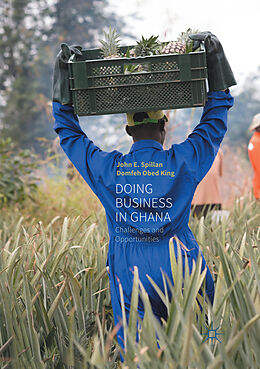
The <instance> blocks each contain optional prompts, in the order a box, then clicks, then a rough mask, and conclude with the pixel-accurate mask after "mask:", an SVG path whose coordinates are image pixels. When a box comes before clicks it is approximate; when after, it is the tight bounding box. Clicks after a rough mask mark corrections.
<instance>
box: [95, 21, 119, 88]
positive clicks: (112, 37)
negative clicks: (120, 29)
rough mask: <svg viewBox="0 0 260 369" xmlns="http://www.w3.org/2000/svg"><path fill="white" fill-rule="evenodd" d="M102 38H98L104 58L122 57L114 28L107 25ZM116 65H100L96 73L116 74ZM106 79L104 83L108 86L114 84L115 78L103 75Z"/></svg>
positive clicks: (117, 35)
mask: <svg viewBox="0 0 260 369" xmlns="http://www.w3.org/2000/svg"><path fill="white" fill-rule="evenodd" d="M103 33H104V40H99V41H100V43H101V45H102V46H101V55H102V57H103V58H104V59H116V58H120V57H122V55H121V53H120V49H119V46H120V44H119V43H120V39H119V37H120V36H119V34H118V33H117V32H116V29H114V28H112V27H111V26H110V27H109V30H108V32H105V31H103ZM116 71H117V69H116V66H113V65H108V66H102V67H100V68H99V71H97V73H98V74H106V75H107V74H116ZM104 78H105V79H106V83H107V84H108V85H110V86H113V85H115V84H116V79H115V78H114V77H112V76H111V77H104Z"/></svg>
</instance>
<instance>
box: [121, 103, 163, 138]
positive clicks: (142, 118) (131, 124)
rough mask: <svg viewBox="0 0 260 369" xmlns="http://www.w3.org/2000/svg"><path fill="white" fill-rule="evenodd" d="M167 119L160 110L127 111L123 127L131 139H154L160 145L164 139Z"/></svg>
mask: <svg viewBox="0 0 260 369" xmlns="http://www.w3.org/2000/svg"><path fill="white" fill-rule="evenodd" d="M167 121H168V119H167V117H166V115H164V113H163V111H162V110H157V111H150V112H139V113H127V122H128V125H127V126H126V127H125V129H126V132H127V134H128V135H129V136H132V138H133V141H134V142H136V141H140V140H155V141H158V142H160V143H161V144H162V145H163V143H164V140H165V134H166V130H165V122H167Z"/></svg>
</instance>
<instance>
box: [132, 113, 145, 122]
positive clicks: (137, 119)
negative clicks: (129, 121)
mask: <svg viewBox="0 0 260 369" xmlns="http://www.w3.org/2000/svg"><path fill="white" fill-rule="evenodd" d="M145 118H149V116H148V114H147V113H146V112H144V111H142V112H140V113H134V116H133V120H134V122H142V121H143V120H144V119H145Z"/></svg>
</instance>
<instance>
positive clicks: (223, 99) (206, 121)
mask: <svg viewBox="0 0 260 369" xmlns="http://www.w3.org/2000/svg"><path fill="white" fill-rule="evenodd" d="M233 102H234V99H233V97H232V96H231V94H230V92H229V90H228V91H227V92H225V91H211V92H208V101H207V102H206V105H205V107H204V109H203V113H202V116H201V120H200V123H199V124H198V125H197V126H196V127H195V128H194V130H193V132H192V133H191V134H190V135H189V136H188V138H187V139H186V140H185V141H184V142H182V143H181V144H177V145H173V146H172V149H173V151H174V152H175V154H177V155H178V154H179V155H178V156H179V157H182V159H183V160H184V161H185V163H186V165H187V166H188V168H189V171H190V173H191V174H192V176H193V177H194V179H195V181H197V182H200V181H201V180H202V179H203V177H204V176H205V175H206V174H207V172H208V171H209V169H210V167H211V165H212V164H213V161H214V159H215V156H216V155H217V152H218V149H219V146H220V144H221V142H222V140H223V138H224V135H225V133H226V131H227V112H228V109H230V108H231V107H232V106H233Z"/></svg>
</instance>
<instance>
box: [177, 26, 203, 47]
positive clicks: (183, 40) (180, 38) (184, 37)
mask: <svg viewBox="0 0 260 369" xmlns="http://www.w3.org/2000/svg"><path fill="white" fill-rule="evenodd" d="M199 32H200V31H199V30H197V29H196V30H195V29H192V28H188V29H187V30H186V31H184V32H181V33H180V34H179V36H178V38H177V41H178V42H181V43H183V44H184V45H186V52H187V53H189V52H191V51H192V45H193V41H192V40H191V39H190V38H189V35H192V34H195V33H199Z"/></svg>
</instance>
